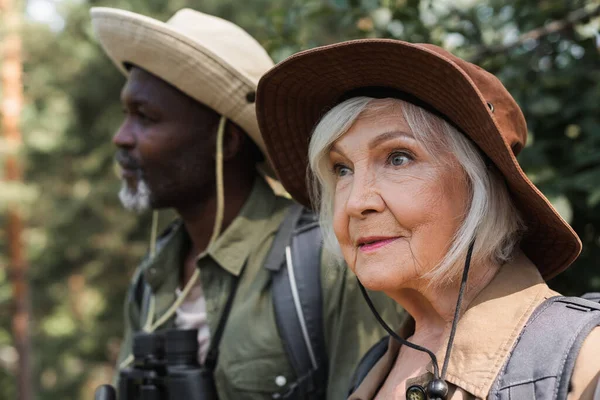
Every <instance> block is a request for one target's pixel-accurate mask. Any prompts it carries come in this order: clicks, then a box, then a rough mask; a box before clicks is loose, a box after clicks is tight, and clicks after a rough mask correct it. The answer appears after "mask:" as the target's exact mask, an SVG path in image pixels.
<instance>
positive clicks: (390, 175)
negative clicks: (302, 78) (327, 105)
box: [329, 100, 468, 293]
mask: <svg viewBox="0 0 600 400" xmlns="http://www.w3.org/2000/svg"><path fill="white" fill-rule="evenodd" d="M383 101H386V100H375V101H373V102H372V103H371V105H377V103H378V102H383ZM387 103H389V100H387ZM387 103H384V104H387ZM392 104H393V106H390V107H386V108H383V109H382V108H381V107H378V109H379V110H378V111H369V110H367V111H366V112H364V113H363V114H361V116H360V117H359V118H358V119H357V120H356V121H355V123H354V125H353V126H352V127H351V128H350V130H349V131H348V132H347V133H346V134H344V135H343V136H342V137H341V138H340V139H338V140H337V141H336V142H335V143H334V145H333V146H332V148H331V151H330V153H329V160H330V166H331V167H332V171H333V173H334V174H335V176H336V183H335V196H334V231H335V234H336V236H337V239H338V241H339V243H340V246H341V249H342V253H343V255H344V258H345V260H346V262H347V263H348V265H349V267H350V268H351V269H352V271H354V273H355V274H356V275H357V276H358V278H359V279H360V281H361V282H362V283H363V285H365V286H366V287H368V288H369V289H373V290H382V291H384V292H386V293H389V292H393V291H396V290H399V289H404V288H417V287H418V286H420V285H421V284H423V283H425V284H426V283H427V282H423V281H422V280H417V279H416V278H419V277H420V276H421V275H423V274H424V273H426V272H429V271H431V270H432V269H433V268H434V267H435V266H436V265H437V264H438V262H439V261H441V259H442V258H443V257H444V255H445V253H446V251H447V249H448V248H449V247H450V244H451V242H452V239H453V235H454V234H455V232H456V231H457V229H458V227H459V226H460V224H461V222H462V220H463V216H464V212H465V210H466V205H467V204H468V203H467V202H468V188H467V183H466V180H465V175H464V172H463V170H462V168H461V167H460V166H459V165H458V163H457V162H456V161H455V159H454V157H452V156H451V155H450V154H448V153H444V152H439V154H430V153H429V152H427V151H426V149H425V147H424V146H423V145H421V144H420V143H419V142H417V140H416V139H415V137H414V135H413V133H412V131H411V129H410V127H409V125H408V123H407V122H406V120H405V119H404V117H403V114H402V109H401V107H402V105H401V103H397V102H394V103H392Z"/></svg>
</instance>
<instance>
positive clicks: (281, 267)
mask: <svg viewBox="0 0 600 400" xmlns="http://www.w3.org/2000/svg"><path fill="white" fill-rule="evenodd" d="M321 242H322V239H321V231H320V229H319V226H318V223H317V221H316V219H315V217H314V215H313V214H312V213H311V212H309V211H308V210H306V209H304V208H302V207H301V206H299V205H294V206H292V207H291V208H290V210H289V212H288V215H287V216H286V219H285V220H284V222H283V223H282V224H281V226H280V229H279V232H278V233H277V235H276V236H275V240H274V243H273V246H272V247H271V251H270V253H269V255H268V257H267V259H266V262H265V268H267V269H269V270H270V271H271V272H272V283H271V284H272V287H271V290H272V293H273V305H274V311H275V320H276V322H277V328H278V330H279V335H280V336H281V340H282V342H283V345H284V348H285V350H286V353H287V355H288V358H289V361H290V364H291V365H292V367H293V368H294V371H295V372H296V377H297V379H296V381H295V382H292V383H291V384H289V385H288V386H287V388H286V390H285V392H283V393H277V394H275V395H274V396H273V398H277V399H303V400H304V399H306V400H313V399H315V400H316V399H323V398H325V392H326V386H327V353H326V350H325V339H324V332H323V301H322V295H321V248H322V245H321V244H322V243H321Z"/></svg>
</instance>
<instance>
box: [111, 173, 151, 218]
mask: <svg viewBox="0 0 600 400" xmlns="http://www.w3.org/2000/svg"><path fill="white" fill-rule="evenodd" d="M119 200H121V204H123V207H125V209H126V210H129V211H135V212H137V213H141V212H144V211H146V210H148V209H150V188H149V187H148V185H147V184H146V182H145V181H144V180H143V179H140V180H139V181H138V184H137V188H136V189H135V190H132V189H130V188H129V186H128V185H127V182H125V181H123V183H122V185H121V190H120V191H119Z"/></svg>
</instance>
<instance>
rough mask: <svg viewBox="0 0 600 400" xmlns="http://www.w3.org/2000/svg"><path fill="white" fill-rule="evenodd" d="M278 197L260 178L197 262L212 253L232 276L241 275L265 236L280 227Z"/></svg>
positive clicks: (213, 257)
mask: <svg viewBox="0 0 600 400" xmlns="http://www.w3.org/2000/svg"><path fill="white" fill-rule="evenodd" d="M276 202H277V196H276V195H275V193H273V190H272V189H271V187H270V186H269V185H268V184H267V183H266V182H265V180H264V179H263V178H262V177H257V178H256V180H255V182H254V186H253V188H252V191H251V193H250V196H249V197H248V199H247V200H246V203H245V204H244V206H243V207H242V209H241V211H240V213H239V214H238V216H237V217H236V218H235V219H234V220H233V222H232V223H231V224H230V225H229V227H227V229H226V230H225V232H223V234H222V235H221V236H219V238H218V239H217V240H216V241H215V243H214V244H213V245H212V246H210V248H209V249H208V250H207V251H206V252H204V253H202V254H200V256H198V260H197V263H198V265H199V267H201V266H202V262H201V260H202V259H203V258H204V257H205V256H206V255H209V256H210V257H211V258H212V259H214V260H215V261H216V262H217V263H218V264H219V266H221V268H223V269H225V270H226V271H227V272H229V273H230V274H232V275H235V276H239V274H240V272H241V271H242V268H243V267H244V264H245V263H246V260H247V258H248V256H249V254H250V252H251V251H252V250H253V249H255V248H256V247H257V246H258V245H259V244H260V243H261V242H262V241H263V240H264V238H265V237H267V236H268V235H270V234H271V233H273V232H274V231H276V230H277V228H278V227H279V222H280V221H279V219H278V218H274V215H273V214H274V211H275V208H276Z"/></svg>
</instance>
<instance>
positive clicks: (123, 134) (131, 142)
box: [112, 119, 135, 148]
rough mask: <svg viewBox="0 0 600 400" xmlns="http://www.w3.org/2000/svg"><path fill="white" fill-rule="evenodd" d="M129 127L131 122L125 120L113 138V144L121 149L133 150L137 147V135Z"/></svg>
mask: <svg viewBox="0 0 600 400" xmlns="http://www.w3.org/2000/svg"><path fill="white" fill-rule="evenodd" d="M129 125H130V124H129V122H128V121H127V119H125V121H123V123H122V124H121V126H120V127H119V129H118V130H117V132H116V133H115V135H114V136H113V139H112V142H113V144H114V145H115V146H117V147H121V148H132V147H134V146H135V135H134V133H133V132H132V130H131V129H130V126H129Z"/></svg>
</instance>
